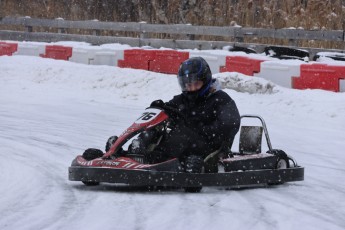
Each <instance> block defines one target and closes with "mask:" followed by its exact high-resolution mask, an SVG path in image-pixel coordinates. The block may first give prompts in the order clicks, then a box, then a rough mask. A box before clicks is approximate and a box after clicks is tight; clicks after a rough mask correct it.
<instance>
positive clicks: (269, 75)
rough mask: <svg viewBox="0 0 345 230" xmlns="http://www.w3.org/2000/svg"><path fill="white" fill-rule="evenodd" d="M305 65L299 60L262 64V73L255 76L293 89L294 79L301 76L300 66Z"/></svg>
mask: <svg viewBox="0 0 345 230" xmlns="http://www.w3.org/2000/svg"><path fill="white" fill-rule="evenodd" d="M304 63H305V62H303V61H299V60H284V61H265V62H261V68H260V72H259V73H254V76H255V77H261V78H264V79H266V80H269V81H272V82H274V83H276V84H278V85H280V86H284V87H287V88H292V77H293V76H299V75H300V72H301V68H300V66H301V65H302V64H304Z"/></svg>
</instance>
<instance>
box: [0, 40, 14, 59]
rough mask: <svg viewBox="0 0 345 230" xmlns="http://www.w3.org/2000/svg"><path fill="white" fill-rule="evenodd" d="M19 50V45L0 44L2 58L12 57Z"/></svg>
mask: <svg viewBox="0 0 345 230" xmlns="http://www.w3.org/2000/svg"><path fill="white" fill-rule="evenodd" d="M17 49H18V44H17V43H8V42H0V56H2V55H8V56H12V54H13V53H14V52H16V51H17Z"/></svg>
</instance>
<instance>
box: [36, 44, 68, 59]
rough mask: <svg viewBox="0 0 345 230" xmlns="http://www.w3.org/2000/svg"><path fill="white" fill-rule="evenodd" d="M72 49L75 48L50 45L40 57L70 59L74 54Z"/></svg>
mask: <svg viewBox="0 0 345 230" xmlns="http://www.w3.org/2000/svg"><path fill="white" fill-rule="evenodd" d="M72 50H73V48H72V47H68V46H58V45H51V46H50V45H48V46H46V50H45V54H40V57H43V58H53V59H56V60H65V61H68V59H69V58H70V57H71V56H72Z"/></svg>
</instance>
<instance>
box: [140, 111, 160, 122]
mask: <svg viewBox="0 0 345 230" xmlns="http://www.w3.org/2000/svg"><path fill="white" fill-rule="evenodd" d="M160 112H161V111H160V110H158V109H147V110H145V112H144V113H143V114H142V115H141V116H140V117H139V118H138V119H137V120H136V121H135V123H137V124H142V123H147V122H150V121H152V120H153V119H154V118H155V117H157V115H158V114H159V113H160Z"/></svg>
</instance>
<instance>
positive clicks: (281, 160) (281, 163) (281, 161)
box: [267, 149, 290, 169]
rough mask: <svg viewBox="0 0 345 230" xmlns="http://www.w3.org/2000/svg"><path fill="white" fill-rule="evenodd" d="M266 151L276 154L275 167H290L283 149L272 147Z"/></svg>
mask: <svg viewBox="0 0 345 230" xmlns="http://www.w3.org/2000/svg"><path fill="white" fill-rule="evenodd" d="M267 153H271V154H273V155H275V156H277V162H276V166H275V168H276V169H284V168H290V163H289V157H288V155H287V154H286V153H285V152H284V151H283V150H280V149H272V151H267Z"/></svg>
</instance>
